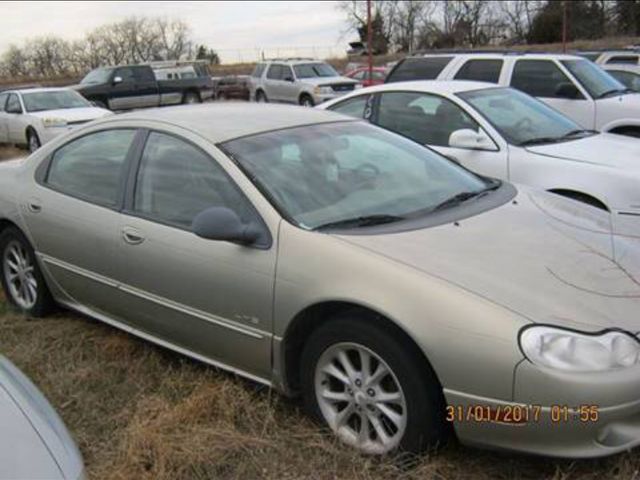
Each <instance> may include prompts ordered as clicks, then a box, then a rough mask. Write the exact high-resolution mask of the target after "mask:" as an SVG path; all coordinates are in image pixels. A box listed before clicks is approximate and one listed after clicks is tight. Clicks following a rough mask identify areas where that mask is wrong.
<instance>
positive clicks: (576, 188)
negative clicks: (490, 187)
mask: <svg viewBox="0 0 640 480" xmlns="http://www.w3.org/2000/svg"><path fill="white" fill-rule="evenodd" d="M317 108H322V109H328V110H333V111H336V112H339V113H343V114H346V115H350V116H354V117H362V118H365V119H368V120H370V121H371V122H372V123H375V124H377V125H379V126H381V127H384V128H387V129H389V130H392V131H395V132H397V133H400V134H402V135H405V136H406V137H409V138H411V139H413V140H415V141H417V142H419V143H421V144H423V145H427V146H429V147H432V148H433V149H435V150H437V151H439V152H440V153H442V154H444V155H445V156H447V157H449V158H451V159H453V160H455V161H457V162H459V163H461V164H462V165H463V166H465V167H467V168H469V169H471V170H473V171H475V172H477V173H480V174H482V175H486V176H489V177H495V178H503V179H507V180H509V181H511V182H514V183H523V184H527V185H532V186H534V187H538V188H540V189H544V190H548V191H551V192H554V193H558V194H560V195H564V196H567V197H571V198H573V199H576V200H580V201H583V202H585V203H588V204H591V205H593V206H596V207H598V208H600V209H603V210H607V211H609V212H611V214H612V215H611V219H612V227H613V232H614V233H617V234H621V235H627V236H632V237H635V240H634V241H638V242H640V188H639V187H640V141H638V140H637V139H634V138H630V137H624V136H621V135H612V134H609V133H598V132H596V131H593V130H585V129H583V128H581V127H580V126H579V125H578V124H576V123H575V122H574V121H573V120H571V119H569V118H567V117H565V116H564V115H562V114H561V113H559V112H557V111H555V110H553V109H552V108H550V107H548V106H547V105H545V104H544V103H542V102H540V101H538V100H536V99H535V98H533V97H531V96H529V95H527V94H525V93H522V92H520V91H518V90H515V89H512V88H508V87H497V86H495V85H491V84H487V83H481V82H463V81H458V82H438V81H425V82H404V83H390V84H385V85H379V86H376V87H369V88H366V89H363V90H359V91H358V92H355V93H353V94H351V95H348V96H346V97H343V98H341V99H339V100H335V101H331V102H327V103H326V104H323V105H320V106H318V107H317ZM605 227H606V230H607V231H610V229H609V226H608V225H607V226H605Z"/></svg>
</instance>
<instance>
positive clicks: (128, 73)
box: [114, 68, 133, 83]
mask: <svg viewBox="0 0 640 480" xmlns="http://www.w3.org/2000/svg"><path fill="white" fill-rule="evenodd" d="M115 77H120V78H122V82H123V83H127V82H133V70H132V69H131V68H118V69H117V70H116V72H115V75H114V78H115Z"/></svg>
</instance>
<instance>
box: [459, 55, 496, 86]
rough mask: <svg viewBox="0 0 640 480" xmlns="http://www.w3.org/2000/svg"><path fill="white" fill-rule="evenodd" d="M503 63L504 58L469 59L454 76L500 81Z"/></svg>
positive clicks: (479, 80)
mask: <svg viewBox="0 0 640 480" xmlns="http://www.w3.org/2000/svg"><path fill="white" fill-rule="evenodd" d="M503 63H504V62H503V61H502V60H467V62H466V63H465V64H464V65H463V66H462V68H461V69H460V70H458V73H456V75H455V77H454V78H455V79H456V80H476V81H478V82H490V83H498V80H499V79H500V71H501V70H502V64H503Z"/></svg>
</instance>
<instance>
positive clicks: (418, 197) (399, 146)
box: [223, 122, 491, 229]
mask: <svg viewBox="0 0 640 480" xmlns="http://www.w3.org/2000/svg"><path fill="white" fill-rule="evenodd" d="M223 148H224V149H225V150H226V151H227V152H228V153H229V154H230V155H231V156H232V157H233V158H234V159H235V160H236V161H237V162H239V164H240V165H241V167H242V168H243V169H244V170H245V171H246V172H247V174H248V175H249V176H250V177H251V178H252V179H254V181H255V182H256V183H257V184H258V186H259V187H260V188H262V190H263V191H264V192H265V194H266V195H267V196H268V197H270V198H271V200H272V201H273V202H274V203H275V204H276V206H277V207H278V208H279V209H280V211H281V212H282V213H283V214H284V215H285V216H286V217H288V218H290V219H292V220H293V221H295V222H296V223H297V224H298V225H300V226H301V227H303V228H308V229H318V228H322V227H327V226H338V225H339V226H345V227H349V226H367V225H373V224H379V223H390V222H393V221H396V220H402V219H406V218H415V217H417V216H420V215H424V214H425V213H428V212H430V211H432V210H435V209H439V208H441V207H445V206H446V207H450V206H454V205H455V204H457V203H459V202H460V201H463V200H464V201H468V200H469V199H471V198H472V197H473V196H474V195H477V194H479V192H483V191H485V190H486V189H487V188H491V183H490V182H488V181H486V180H484V179H482V178H480V177H478V176H476V175H475V174H473V173H471V172H469V171H467V170H464V169H463V168H461V167H459V166H458V165H456V164H454V163H453V162H451V161H449V160H447V159H445V158H443V157H442V156H440V155H439V154H437V153H435V152H433V151H431V150H429V149H427V148H425V147H422V146H420V145H418V144H417V143H414V142H412V141H410V140H408V139H405V138H403V137H401V136H399V135H396V134H394V133H391V132H387V131H386V130H382V129H380V128H377V127H374V126H371V125H369V124H366V123H362V122H339V123H327V124H319V125H313V126H305V127H297V128H291V129H287V130H279V131H275V132H270V133H264V134H259V135H255V136H251V137H245V138H241V139H237V140H233V141H231V142H227V143H226V144H224V145H223Z"/></svg>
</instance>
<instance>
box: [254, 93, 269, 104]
mask: <svg viewBox="0 0 640 480" xmlns="http://www.w3.org/2000/svg"><path fill="white" fill-rule="evenodd" d="M268 101H269V100H267V95H266V94H265V93H264V92H263V91H262V90H258V91H257V92H256V102H258V103H267V102H268Z"/></svg>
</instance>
